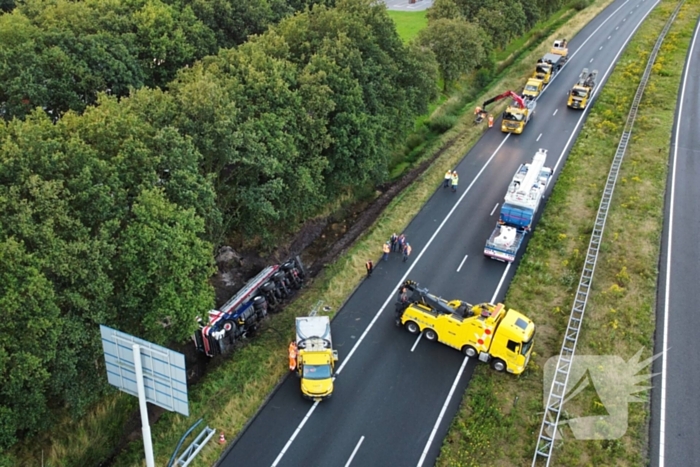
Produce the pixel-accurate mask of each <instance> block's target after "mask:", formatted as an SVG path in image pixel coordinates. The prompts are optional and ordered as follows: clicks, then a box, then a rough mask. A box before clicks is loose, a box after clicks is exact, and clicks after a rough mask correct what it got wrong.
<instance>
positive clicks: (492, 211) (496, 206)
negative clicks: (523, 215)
mask: <svg viewBox="0 0 700 467" xmlns="http://www.w3.org/2000/svg"><path fill="white" fill-rule="evenodd" d="M540 136H541V135H540ZM499 204H501V203H496V205H495V206H494V207H493V209H491V214H489V216H493V213H494V212H496V209H498V205H499Z"/></svg>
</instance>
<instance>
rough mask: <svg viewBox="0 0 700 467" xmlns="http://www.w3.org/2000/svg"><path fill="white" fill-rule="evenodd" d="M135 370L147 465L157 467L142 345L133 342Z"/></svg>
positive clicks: (147, 466)
mask: <svg viewBox="0 0 700 467" xmlns="http://www.w3.org/2000/svg"><path fill="white" fill-rule="evenodd" d="M132 348H133V350H134V372H135V373H136V390H137V391H138V395H139V409H141V432H142V433H143V450H144V453H145V454H146V467H156V463H155V460H154V459H153V443H152V442H151V425H149V423H148V407H147V405H146V390H145V388H144V385H143V368H141V346H139V345H138V344H133V345H132Z"/></svg>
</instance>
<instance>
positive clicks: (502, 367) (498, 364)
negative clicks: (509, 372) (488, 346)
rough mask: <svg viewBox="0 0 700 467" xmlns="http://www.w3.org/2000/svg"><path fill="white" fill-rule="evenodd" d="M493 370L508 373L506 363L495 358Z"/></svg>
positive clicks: (492, 362) (492, 364)
mask: <svg viewBox="0 0 700 467" xmlns="http://www.w3.org/2000/svg"><path fill="white" fill-rule="evenodd" d="M491 368H493V369H494V370H495V371H497V372H499V373H503V372H504V371H506V362H504V361H503V360H501V359H500V358H494V359H493V360H492V361H491Z"/></svg>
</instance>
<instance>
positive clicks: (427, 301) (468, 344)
mask: <svg viewBox="0 0 700 467" xmlns="http://www.w3.org/2000/svg"><path fill="white" fill-rule="evenodd" d="M396 325H397V326H403V327H404V328H406V330H408V332H410V333H412V334H418V333H421V332H422V333H423V336H424V337H425V338H426V339H428V340H430V341H436V342H441V343H443V344H445V345H448V346H450V347H452V348H455V349H457V350H459V351H461V352H462V353H464V355H466V356H467V357H470V358H472V357H478V359H479V361H481V362H486V363H490V365H491V368H493V369H494V370H496V371H499V372H502V371H508V372H509V373H513V374H515V375H519V374H520V373H522V372H523V371H524V370H525V368H526V367H527V364H528V362H529V361H530V356H531V355H532V346H533V343H534V336H535V324H534V323H533V322H532V321H531V320H530V319H529V318H527V317H526V316H525V315H523V314H521V313H519V312H517V311H515V310H512V309H506V308H505V306H504V305H503V304H502V303H499V304H496V305H494V304H493V303H480V304H478V305H471V304H469V303H467V302H464V301H462V300H451V301H447V300H445V299H443V298H440V297H436V296H435V295H433V294H431V293H429V292H428V289H422V288H420V287H419V286H418V284H417V283H416V282H414V281H411V280H408V281H406V282H405V283H404V284H403V285H402V286H401V289H400V290H399V301H398V302H397V303H396Z"/></svg>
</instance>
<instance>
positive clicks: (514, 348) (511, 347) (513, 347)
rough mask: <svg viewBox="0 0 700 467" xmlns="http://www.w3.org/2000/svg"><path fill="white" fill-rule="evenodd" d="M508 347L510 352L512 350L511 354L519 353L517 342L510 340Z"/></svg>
mask: <svg viewBox="0 0 700 467" xmlns="http://www.w3.org/2000/svg"><path fill="white" fill-rule="evenodd" d="M506 347H508V350H510V351H511V352H517V351H518V343H517V342H515V341H511V340H509V341H508V345H507V346H506Z"/></svg>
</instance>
